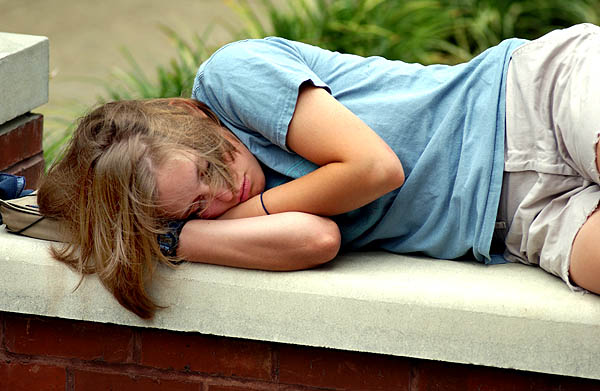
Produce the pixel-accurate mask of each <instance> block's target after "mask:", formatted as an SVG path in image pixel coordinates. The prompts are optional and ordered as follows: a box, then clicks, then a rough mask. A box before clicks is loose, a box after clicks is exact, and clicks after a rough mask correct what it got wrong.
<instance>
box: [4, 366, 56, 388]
mask: <svg viewBox="0 0 600 391" xmlns="http://www.w3.org/2000/svg"><path fill="white" fill-rule="evenodd" d="M65 385H66V371H65V369H64V368H62V367H55V366H50V365H39V364H22V363H18V362H7V361H5V360H3V361H0V390H7V391H8V390H10V391H31V390H44V391H53V390H57V391H58V390H64V389H65Z"/></svg>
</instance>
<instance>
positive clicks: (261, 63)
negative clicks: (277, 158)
mask: <svg viewBox="0 0 600 391" xmlns="http://www.w3.org/2000/svg"><path fill="white" fill-rule="evenodd" d="M305 46H307V45H305ZM315 49H316V48H315ZM302 50H306V48H304V46H302V47H300V46H297V45H295V44H294V43H292V42H290V41H287V40H284V39H280V38H269V39H262V40H245V41H239V42H235V43H232V44H229V45H227V46H225V47H223V48H221V49H220V50H218V51H217V52H216V53H215V54H214V55H213V56H212V57H211V58H210V59H209V60H208V61H207V62H205V63H204V64H203V65H202V66H201V68H200V70H199V72H198V75H197V77H196V80H195V83H194V89H193V97H194V98H196V99H198V100H201V101H204V103H206V104H208V106H209V107H210V108H211V109H212V110H213V111H214V112H215V113H216V114H217V116H218V117H219V118H220V119H221V120H222V121H223V122H224V123H225V125H226V126H227V127H228V128H229V129H230V130H232V131H234V133H238V132H247V133H251V134H256V133H258V134H260V135H262V136H263V137H264V138H265V139H266V140H268V141H269V142H270V143H273V144H275V145H277V146H278V147H279V148H281V149H283V150H286V151H287V150H288V149H287V146H286V136H287V130H288V126H289V123H290V121H291V119H292V116H293V114H294V110H295V107H296V101H297V99H298V92H299V89H300V86H301V85H302V84H303V83H306V82H310V83H312V84H313V85H315V86H318V87H324V88H326V89H328V90H329V87H328V86H327V85H326V84H325V83H324V82H323V81H322V80H321V79H320V78H319V77H318V76H317V75H316V74H315V73H314V72H313V71H312V70H311V67H310V64H309V62H310V55H307V54H306V53H303V51H302Z"/></svg>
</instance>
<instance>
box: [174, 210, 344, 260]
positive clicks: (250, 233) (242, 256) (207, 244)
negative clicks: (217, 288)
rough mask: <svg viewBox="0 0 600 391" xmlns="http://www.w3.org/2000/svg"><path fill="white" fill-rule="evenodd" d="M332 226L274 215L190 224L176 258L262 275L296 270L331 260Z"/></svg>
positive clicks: (335, 246) (335, 245) (335, 234)
mask: <svg viewBox="0 0 600 391" xmlns="http://www.w3.org/2000/svg"><path fill="white" fill-rule="evenodd" d="M339 245H340V233H339V229H338V228H337V225H336V224H335V223H334V222H333V221H331V220H329V219H327V218H323V217H319V216H314V215H309V214H304V213H280V214H276V215H272V216H260V217H253V218H245V219H236V220H191V221H189V222H188V223H186V225H185V226H184V228H183V230H182V232H181V236H180V243H179V247H178V250H177V255H178V256H180V257H182V258H183V259H186V260H188V261H193V262H203V263H212V264H219V265H225V266H233V267H241V268H249V269H262V270H298V269H306V268H310V267H314V266H317V265H319V264H322V263H324V262H327V261H329V260H331V259H333V258H334V257H335V255H336V254H337V251H338V250H339Z"/></svg>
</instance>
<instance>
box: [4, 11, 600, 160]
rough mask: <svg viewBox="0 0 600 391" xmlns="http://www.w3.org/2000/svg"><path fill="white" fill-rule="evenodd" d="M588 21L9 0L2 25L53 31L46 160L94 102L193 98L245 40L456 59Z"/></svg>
mask: <svg viewBox="0 0 600 391" xmlns="http://www.w3.org/2000/svg"><path fill="white" fill-rule="evenodd" d="M582 22H590V23H595V24H600V0H569V1H566V0H171V1H165V0H103V1H92V0H0V31H3V32H13V33H23V34H33V35H44V36H47V37H48V38H49V39H50V101H49V103H48V104H47V105H44V106H43V107H41V108H40V109H39V110H36V111H37V112H41V113H42V114H44V115H45V125H44V131H45V136H44V149H45V155H46V162H47V164H48V163H50V162H51V161H52V160H53V159H55V158H56V156H58V151H59V150H60V148H61V146H62V145H63V144H64V141H65V140H66V139H67V138H68V137H69V134H70V132H71V131H72V128H73V126H72V124H73V122H74V120H75V119H76V118H77V117H79V116H80V115H82V114H83V113H84V112H85V111H86V110H88V109H89V108H90V107H91V106H92V105H94V104H96V103H98V102H102V101H106V100H115V99H129V98H151V97H167V96H189V94H190V89H191V83H192V80H193V76H194V73H195V70H196V69H197V67H198V66H199V65H200V63H201V62H202V61H203V60H204V59H206V58H207V57H208V56H209V55H210V54H211V53H212V52H213V51H214V50H215V49H216V48H218V47H219V46H221V45H222V44H224V43H227V42H230V41H233V40H236V39H241V38H250V37H252V38H260V37H264V36H267V35H277V36H283V37H285V38H289V39H295V40H300V41H304V42H307V43H311V44H315V45H319V46H322V47H325V48H327V49H331V50H339V51H342V52H351V53H355V54H359V55H363V56H368V55H380V56H384V57H387V58H389V59H400V60H404V61H407V62H420V63H423V64H431V63H446V64H456V63H459V62H464V61H468V60H469V59H471V58H472V57H473V56H475V55H477V54H479V53H481V52H482V51H483V50H485V49H487V48H488V47H490V46H493V45H496V44H498V43H499V42H500V41H502V40H503V39H506V38H510V37H521V38H528V39H535V38H537V37H539V36H541V35H543V34H545V33H546V32H548V31H550V30H553V29H556V28H562V27H568V26H571V25H573V24H577V23H582Z"/></svg>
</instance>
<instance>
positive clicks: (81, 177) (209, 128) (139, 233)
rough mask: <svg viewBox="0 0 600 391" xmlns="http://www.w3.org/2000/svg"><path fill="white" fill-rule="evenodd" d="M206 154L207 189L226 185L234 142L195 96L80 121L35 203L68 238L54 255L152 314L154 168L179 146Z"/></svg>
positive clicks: (158, 224) (156, 255) (124, 104)
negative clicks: (52, 219)
mask: <svg viewBox="0 0 600 391" xmlns="http://www.w3.org/2000/svg"><path fill="white" fill-rule="evenodd" d="M183 151H186V152H190V151H192V152H193V153H195V154H197V156H199V157H201V158H202V159H205V160H206V161H207V162H208V163H209V165H208V167H209V168H208V172H206V173H205V175H204V178H205V179H206V180H207V181H208V184H209V186H210V187H211V188H219V187H221V188H222V186H228V187H229V188H232V186H233V185H232V183H233V180H232V177H231V173H230V171H229V169H228V166H227V162H228V161H230V160H232V159H233V158H234V156H233V154H234V153H235V152H236V150H235V147H234V146H233V144H232V143H231V142H230V141H229V139H228V138H227V137H225V132H224V131H223V130H222V128H221V126H220V124H219V121H218V119H217V117H216V116H215V115H214V114H213V113H212V112H211V111H210V110H209V109H208V108H207V107H206V106H205V105H204V104H202V103H200V102H198V101H195V100H191V99H181V98H178V99H155V100H145V101H118V102H111V103H107V104H104V105H102V106H100V107H98V108H96V109H95V110H93V111H91V112H90V113H89V114H88V115H86V116H85V117H83V118H81V119H80V120H79V124H78V126H77V129H76V131H75V133H74V135H73V138H72V139H71V141H70V143H69V144H68V147H67V149H66V152H65V154H64V157H63V159H62V160H60V161H59V162H57V163H55V164H54V165H53V166H52V167H51V168H50V169H49V171H48V173H47V175H46V176H45V177H44V178H43V179H42V182H41V185H40V188H39V191H38V202H39V206H40V211H41V213H43V214H44V215H47V216H51V217H54V218H56V219H59V220H60V221H61V223H63V224H62V226H63V227H64V229H65V231H66V232H65V235H66V239H67V240H68V243H66V244H65V245H64V246H53V247H52V248H51V252H52V255H53V256H54V257H55V258H56V259H58V260H60V261H62V262H64V263H66V264H68V265H70V266H71V267H73V268H75V269H76V270H77V271H79V272H80V273H82V274H90V273H97V274H98V277H99V278H100V280H101V281H102V283H103V284H104V286H105V287H106V288H107V289H108V290H109V291H110V292H112V294H113V295H114V296H115V298H116V299H117V300H118V301H119V303H121V305H123V306H124V307H125V308H127V309H129V310H130V311H132V312H134V313H135V314H137V315H138V316H140V317H141V318H151V317H152V316H153V315H154V312H155V311H156V309H158V308H161V307H160V306H159V305H157V304H156V303H155V302H154V301H153V300H152V299H151V298H150V296H149V295H148V293H147V291H146V285H147V284H148V283H149V281H150V280H151V276H152V272H153V269H154V266H155V264H156V262H159V263H162V264H165V265H169V266H170V265H172V261H174V260H175V259H173V258H169V257H165V256H164V255H163V254H162V253H161V251H160V248H159V246H158V242H157V238H156V237H157V234H159V233H164V232H165V230H164V226H165V218H166V217H165V216H163V215H162V214H161V212H160V208H159V205H158V204H157V190H156V180H155V168H156V167H160V165H161V164H162V163H163V162H164V161H165V160H167V159H168V158H170V157H171V156H173V154H174V153H178V152H183Z"/></svg>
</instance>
